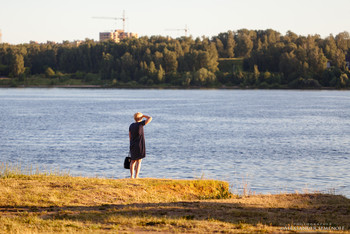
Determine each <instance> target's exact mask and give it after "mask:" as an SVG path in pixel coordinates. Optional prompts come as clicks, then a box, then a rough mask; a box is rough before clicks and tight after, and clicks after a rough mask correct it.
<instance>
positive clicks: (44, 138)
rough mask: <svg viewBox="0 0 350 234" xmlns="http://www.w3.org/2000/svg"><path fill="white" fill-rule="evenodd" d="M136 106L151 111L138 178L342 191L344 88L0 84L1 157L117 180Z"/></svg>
mask: <svg viewBox="0 0 350 234" xmlns="http://www.w3.org/2000/svg"><path fill="white" fill-rule="evenodd" d="M138 111H139V112H142V113H144V114H147V115H150V116H152V117H153V121H152V122H151V123H150V124H149V125H147V126H145V129H144V131H145V137H146V148H147V156H146V158H145V160H144V161H143V163H142V168H141V173H140V177H155V178H181V179H191V178H203V177H204V178H209V179H221V180H225V181H228V182H229V183H230V185H231V186H232V190H233V191H234V192H239V193H241V192H242V191H243V188H245V189H246V190H250V191H251V192H255V193H279V192H295V191H299V192H305V191H320V192H332V193H336V194H342V195H345V196H347V197H350V165H349V162H350V135H349V134H350V92H347V91H289V90H123V89H0V123H1V128H0V157H1V158H0V162H3V163H9V164H12V165H21V166H22V167H29V166H32V167H33V168H36V167H38V168H39V169H40V170H41V171H57V170H60V171H61V172H69V174H71V175H73V176H89V177H95V176H98V177H108V178H126V177H128V176H129V171H128V170H125V169H123V161H124V158H125V156H127V154H128V146H129V142H128V128H129V125H130V124H131V123H132V122H133V114H134V113H135V112H138Z"/></svg>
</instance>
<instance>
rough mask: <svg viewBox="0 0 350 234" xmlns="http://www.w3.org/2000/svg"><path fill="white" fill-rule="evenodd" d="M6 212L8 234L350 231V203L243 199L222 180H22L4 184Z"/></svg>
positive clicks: (2, 224)
mask: <svg viewBox="0 0 350 234" xmlns="http://www.w3.org/2000/svg"><path fill="white" fill-rule="evenodd" d="M0 213H1V215H0V232H13V233H17V232H18V233H38V232H84V233H85V232H116V231H121V232H141V231H153V232H155V231H159V232H196V233H202V232H214V231H220V232H256V231H259V232H274V231H282V229H283V228H284V227H287V226H288V225H293V224H294V225H297V224H302V223H312V224H322V225H318V226H317V227H324V226H327V227H328V226H329V224H331V225H332V226H333V227H339V226H341V227H344V229H348V228H349V220H350V200H349V199H347V198H345V197H343V196H337V195H327V194H280V195H254V196H236V195H232V194H230V193H229V185H228V184H227V183H226V182H221V181H214V180H167V179H138V180H131V179H120V180H114V179H99V178H84V177H70V176H56V175H19V174H16V175H7V176H2V178H1V177H0ZM324 224H327V225H324ZM309 227H311V226H310V225H309ZM312 227H315V226H314V225H313V226H312Z"/></svg>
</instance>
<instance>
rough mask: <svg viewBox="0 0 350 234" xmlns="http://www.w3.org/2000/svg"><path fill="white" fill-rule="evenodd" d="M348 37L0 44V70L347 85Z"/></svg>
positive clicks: (213, 83)
mask: <svg viewBox="0 0 350 234" xmlns="http://www.w3.org/2000/svg"><path fill="white" fill-rule="evenodd" d="M348 61H350V36H349V33H348V32H343V33H339V34H338V35H336V36H335V37H334V36H333V35H330V36H328V37H327V38H324V39H323V38H321V37H320V36H319V35H309V36H298V35H296V34H295V33H293V32H290V31H288V32H287V33H286V35H282V34H281V33H279V32H277V31H274V30H271V29H268V30H247V29H241V30H238V31H235V32H232V31H228V32H225V33H220V34H219V35H217V36H214V37H212V38H207V37H202V38H196V39H193V38H192V37H181V38H177V39H172V38H168V37H162V36H152V37H141V38H138V39H125V40H123V41H122V42H120V43H114V42H112V41H108V42H95V41H93V40H89V39H86V40H85V41H83V42H82V43H80V44H76V43H72V42H68V41H64V42H63V43H60V44H54V43H46V44H35V43H30V44H21V45H9V44H5V43H3V44H0V76H2V77H10V78H11V80H13V81H16V82H25V81H26V80H27V79H30V78H32V77H41V78H45V79H49V80H50V79H51V80H52V81H59V80H64V79H76V80H81V81H84V82H85V83H86V84H108V85H110V86H116V87H118V85H129V86H131V87H132V86H138V85H143V86H157V85H158V86H162V85H163V86H167V85H168V86H178V87H202V86H203V87H222V86H238V87H252V88H321V87H333V88H348V87H349V86H350V81H349V79H348V78H349V76H350V72H349V62H348Z"/></svg>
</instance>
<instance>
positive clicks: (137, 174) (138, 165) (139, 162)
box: [135, 159, 142, 178]
mask: <svg viewBox="0 0 350 234" xmlns="http://www.w3.org/2000/svg"><path fill="white" fill-rule="evenodd" d="M141 161H142V159H139V160H136V168H135V170H136V173H135V178H139V172H140V169H141Z"/></svg>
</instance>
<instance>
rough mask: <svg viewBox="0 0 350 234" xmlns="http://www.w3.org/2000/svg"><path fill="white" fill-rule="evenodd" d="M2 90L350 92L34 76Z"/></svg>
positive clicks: (4, 83) (9, 81)
mask: <svg viewBox="0 0 350 234" xmlns="http://www.w3.org/2000/svg"><path fill="white" fill-rule="evenodd" d="M0 88H88V89H89V88H90V89H91V88H93V89H99V88H103V89H106V88H111V89H113V88H114V89H281V90H288V89H294V90H296V89H300V90H349V88H342V89H337V88H335V87H321V86H317V87H313V86H310V87H307V86H305V87H303V88H295V87H291V86H289V85H287V84H283V85H282V84H279V85H267V84H264V85H232V84H221V83H214V84H210V85H205V86H199V85H174V84H170V83H162V84H140V83H137V82H135V81H131V82H119V81H118V82H117V81H115V80H92V81H87V80H84V79H74V78H69V77H65V78H45V77H41V76H32V77H28V78H25V79H18V78H8V77H0Z"/></svg>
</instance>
